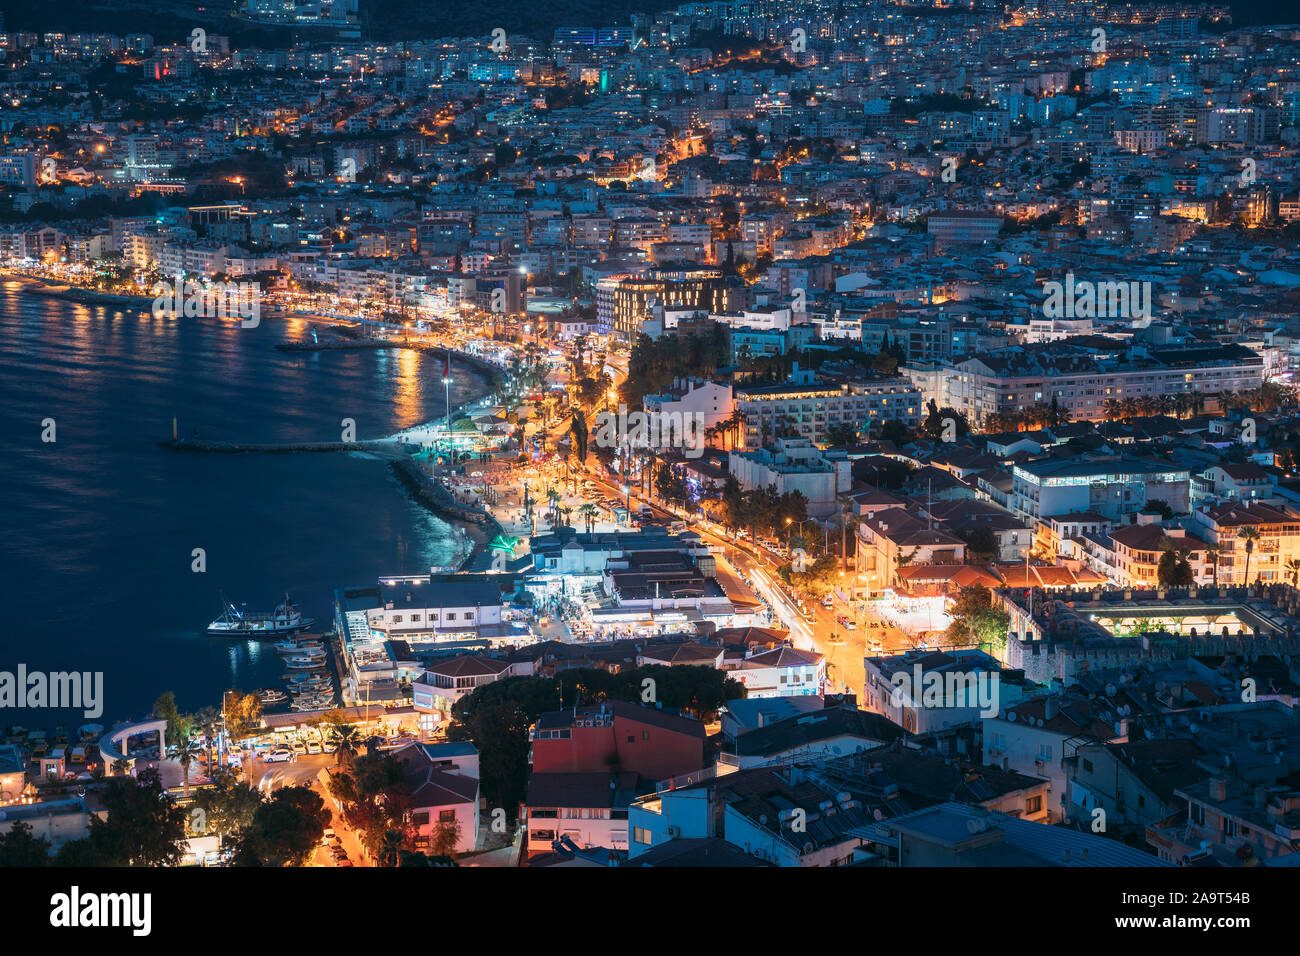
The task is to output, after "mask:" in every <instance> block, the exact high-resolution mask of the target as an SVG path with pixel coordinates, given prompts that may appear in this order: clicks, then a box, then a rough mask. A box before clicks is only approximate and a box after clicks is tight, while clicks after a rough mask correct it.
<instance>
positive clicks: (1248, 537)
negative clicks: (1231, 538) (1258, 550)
mask: <svg viewBox="0 0 1300 956" xmlns="http://www.w3.org/2000/svg"><path fill="white" fill-rule="evenodd" d="M1237 537H1238V538H1240V539H1241V540H1242V541H1245V542H1246V574H1245V576H1244V577H1243V578H1242V579H1241V583H1242V584H1250V556H1251V555H1252V554H1254V552H1255V542H1256V541H1258V540H1259V529H1258V528H1256V527H1255V526H1254V525H1246V527H1244V528H1242V529H1241V530H1240V531H1238V532H1237Z"/></svg>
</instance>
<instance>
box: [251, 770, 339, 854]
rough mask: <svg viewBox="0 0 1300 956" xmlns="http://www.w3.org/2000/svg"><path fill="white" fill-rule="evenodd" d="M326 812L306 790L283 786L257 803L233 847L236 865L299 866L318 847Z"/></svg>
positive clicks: (313, 793) (315, 795)
mask: <svg viewBox="0 0 1300 956" xmlns="http://www.w3.org/2000/svg"><path fill="white" fill-rule="evenodd" d="M329 823H330V811H329V808H328V807H326V806H325V801H324V800H322V799H321V797H320V794H318V793H317V792H316V791H314V790H312V789H311V788H310V787H284V788H282V789H280V790H277V791H275V793H274V795H273V796H272V797H271V799H270V800H267V801H266V802H264V803H262V804H260V805H259V806H258V807H257V810H256V811H254V813H253V820H252V822H251V823H250V824H249V825H248V826H247V827H245V828H244V829H243V830H242V831H241V832H240V836H239V842H238V844H237V845H236V847H235V854H234V857H233V862H234V864H235V865H236V866H302V865H303V864H304V863H306V862H307V859H308V858H309V857H310V856H311V853H312V851H313V850H315V849H316V847H317V846H319V845H320V839H321V836H322V835H323V834H324V832H325V828H326V827H327V826H329Z"/></svg>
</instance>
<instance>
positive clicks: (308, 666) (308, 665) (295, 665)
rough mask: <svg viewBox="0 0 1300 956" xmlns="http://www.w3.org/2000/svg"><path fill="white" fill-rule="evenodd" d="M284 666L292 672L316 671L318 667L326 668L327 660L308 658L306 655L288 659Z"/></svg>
mask: <svg viewBox="0 0 1300 956" xmlns="http://www.w3.org/2000/svg"><path fill="white" fill-rule="evenodd" d="M284 666H285V667H287V668H289V670H291V671H309V670H315V669H316V668H318V667H324V666H325V658H324V657H307V656H306V655H302V654H300V655H298V656H296V657H286V658H285V660H284Z"/></svg>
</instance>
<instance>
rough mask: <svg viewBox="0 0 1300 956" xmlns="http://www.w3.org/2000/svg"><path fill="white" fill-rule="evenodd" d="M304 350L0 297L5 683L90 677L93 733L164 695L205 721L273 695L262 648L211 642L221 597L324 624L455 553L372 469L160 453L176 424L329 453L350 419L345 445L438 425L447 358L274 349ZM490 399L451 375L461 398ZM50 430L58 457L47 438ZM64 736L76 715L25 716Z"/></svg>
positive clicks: (295, 326) (460, 371)
mask: <svg viewBox="0 0 1300 956" xmlns="http://www.w3.org/2000/svg"><path fill="white" fill-rule="evenodd" d="M303 336H304V327H303V323H301V322H299V321H294V322H288V323H286V322H277V321H271V320H264V321H263V322H262V323H261V325H260V326H258V327H257V328H253V329H241V328H239V327H238V325H237V324H235V323H230V324H222V323H219V322H216V321H211V320H195V319H180V320H174V319H155V318H153V317H152V316H151V315H148V314H147V313H143V312H141V313H134V312H122V311H119V310H116V309H111V308H106V307H103V306H83V305H79V304H75V303H69V302H65V301H62V300H58V299H52V298H45V297H38V296H33V295H27V294H23V293H22V292H21V287H20V286H19V285H18V284H17V283H14V282H0V440H2V441H3V448H4V449H5V453H4V454H3V455H0V509H3V513H4V518H5V520H4V522H3V524H4V528H5V542H4V547H3V548H2V549H0V554H3V555H4V560H3V565H4V566H3V575H4V580H5V582H6V586H5V592H6V595H7V597H8V598H9V607H10V610H11V612H13V613H14V616H13V617H11V623H10V625H9V626H7V627H5V628H2V629H0V669H4V670H8V669H12V668H13V667H14V666H16V665H17V664H18V663H25V664H26V665H27V666H28V668H29V670H47V671H49V670H70V669H75V670H81V671H102V672H103V673H104V694H105V698H106V706H105V712H104V715H103V718H102V720H101V722H103V723H105V724H106V725H107V724H111V723H112V722H113V721H115V720H117V719H119V718H123V717H128V716H130V717H138V716H141V715H143V714H144V713H145V712H147V711H148V709H149V707H150V705H151V704H152V702H153V700H154V699H155V698H156V697H157V695H158V694H160V693H162V692H163V691H165V690H172V691H175V693H176V696H177V701H178V704H179V705H180V707H181V708H182V709H185V710H197V709H198V708H200V707H202V706H206V705H211V706H216V705H218V704H219V703H220V697H221V693H222V692H223V691H224V690H225V689H226V688H228V687H229V686H231V685H232V684H236V685H238V686H241V687H242V688H244V689H248V690H252V689H256V688H260V687H269V686H280V682H279V679H278V675H279V673H280V665H279V658H278V656H277V655H276V654H275V653H274V651H273V650H272V649H271V648H270V647H269V646H261V645H258V644H253V645H245V644H242V643H241V644H235V645H229V646H228V644H227V642H225V641H223V640H222V639H217V638H210V637H207V636H206V635H205V634H203V628H204V627H205V626H206V624H207V622H208V621H210V620H211V619H212V618H214V617H215V616H216V615H217V613H218V612H219V611H220V593H221V592H225V594H226V595H227V596H228V597H229V598H230V599H231V600H233V601H236V602H237V603H245V602H246V603H247V605H248V607H249V608H250V609H267V610H269V609H270V608H272V607H273V606H274V605H275V604H276V603H278V602H279V601H280V600H282V599H283V595H284V592H285V591H286V590H288V591H289V592H290V594H291V596H292V597H293V599H294V600H295V601H296V602H298V603H299V604H300V605H302V608H303V612H304V613H305V614H307V615H308V616H310V617H313V618H315V619H316V625H315V626H314V628H313V630H315V629H323V628H326V627H328V626H329V624H330V621H331V614H330V597H331V593H332V589H333V588H335V587H339V586H343V585H349V584H358V583H368V582H370V581H373V580H374V579H375V578H376V577H377V576H378V575H379V574H381V573H391V572H394V571H400V572H415V571H423V570H427V569H428V567H429V566H430V565H439V564H448V563H452V562H453V561H454V560H455V558H456V556H457V553H458V551H457V548H458V544H457V541H456V538H455V537H454V534H453V532H454V529H452V528H451V527H449V526H448V525H447V524H446V523H445V522H442V521H441V520H439V519H437V518H435V517H433V516H432V515H430V514H428V513H427V512H426V511H424V509H422V508H420V507H419V506H418V505H416V504H414V503H413V502H412V501H411V500H410V499H409V498H408V497H407V495H406V494H405V492H404V491H403V490H402V488H401V486H400V484H399V483H398V482H397V480H396V479H395V478H394V477H393V476H392V474H391V472H390V471H389V469H388V468H387V467H386V466H385V465H384V464H382V463H380V462H377V461H374V460H369V459H368V458H366V457H364V456H348V455H257V456H254V455H200V454H189V453H179V452H175V451H170V450H167V449H164V448H161V447H160V446H159V445H158V442H159V441H162V440H165V439H167V438H169V437H170V436H171V433H172V420H173V417H175V418H176V419H177V423H178V429H179V431H180V432H181V434H183V435H186V436H189V435H191V434H194V433H197V434H198V435H199V437H202V438H213V439H223V440H244V441H250V442H258V441H294V440H325V439H327V440H337V437H338V435H339V432H340V424H339V423H340V421H341V419H343V418H345V417H350V418H354V419H355V420H356V423H357V424H356V430H357V437H358V438H361V439H364V438H372V437H379V436H381V435H386V434H389V433H391V432H393V431H396V430H398V429H400V428H404V427H407V426H409V425H413V424H416V423H418V422H420V421H423V420H427V419H430V418H436V417H438V416H440V415H441V414H442V401H443V397H442V386H441V384H440V378H441V375H442V362H443V360H442V358H441V357H440V356H438V355H436V354H421V353H415V352H405V351H403V352H391V353H385V352H324V353H295V352H277V351H275V350H274V349H273V345H274V344H275V343H276V342H278V341H284V340H288V339H301V338H302V337H303ZM483 391H484V385H483V383H482V381H481V379H479V378H478V377H477V376H476V375H475V374H474V373H473V372H472V371H471V370H469V369H465V368H457V369H456V372H455V383H454V384H453V386H452V402H453V403H460V402H464V401H469V400H472V399H474V398H477V397H478V396H479V395H480V394H482V392H483ZM46 418H52V419H54V420H55V422H56V428H57V441H55V442H54V443H42V441H41V439H40V436H41V422H42V420H44V419H46ZM196 547H201V548H203V549H204V550H205V553H206V562H207V570H206V572H205V573H202V574H196V573H193V572H192V571H191V569H190V565H191V560H192V559H191V553H192V551H193V549H194V548H196ZM69 721H75V722H76V723H78V724H79V723H82V722H84V721H83V720H82V719H81V718H80V715H79V714H78V715H69V714H55V713H53V712H52V713H51V715H50V719H49V720H48V721H42V720H39V719H37V718H36V717H35V716H34V715H30V714H29V715H24V718H23V720H22V721H20V722H22V723H25V724H27V725H35V726H41V725H43V724H45V723H48V724H50V725H53V724H55V723H59V722H65V723H66V722H69ZM3 722H5V721H3V720H0V723H3ZM8 722H10V723H12V722H15V721H12V720H11V721H8ZM0 729H2V728H0Z"/></svg>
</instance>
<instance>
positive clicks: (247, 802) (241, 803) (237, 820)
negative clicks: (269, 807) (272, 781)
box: [193, 769, 262, 843]
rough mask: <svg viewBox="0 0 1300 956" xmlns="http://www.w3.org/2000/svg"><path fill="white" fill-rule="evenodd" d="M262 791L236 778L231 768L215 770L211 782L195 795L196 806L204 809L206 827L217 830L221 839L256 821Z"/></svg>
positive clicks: (209, 830)
mask: <svg viewBox="0 0 1300 956" xmlns="http://www.w3.org/2000/svg"><path fill="white" fill-rule="evenodd" d="M261 803H262V795H261V794H260V793H259V792H258V791H257V790H255V789H254V788H253V787H251V786H250V785H248V784H247V783H244V782H242V781H239V780H236V779H235V775H234V774H233V773H231V772H230V771H229V770H224V769H222V770H217V771H214V772H213V774H212V786H210V787H204V788H203V789H202V790H200V791H198V793H196V794H195V795H194V803H193V806H194V807H195V808H196V809H198V810H201V811H202V812H203V819H204V823H205V828H206V830H207V831H208V832H210V833H215V834H216V835H217V839H218V840H220V841H221V842H222V843H224V842H225V839H226V837H228V836H233V835H235V834H237V833H239V831H240V830H242V829H243V828H244V827H247V826H249V825H250V824H251V823H252V822H253V815H254V814H255V813H256V812H257V808H258V807H259V806H261Z"/></svg>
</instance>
